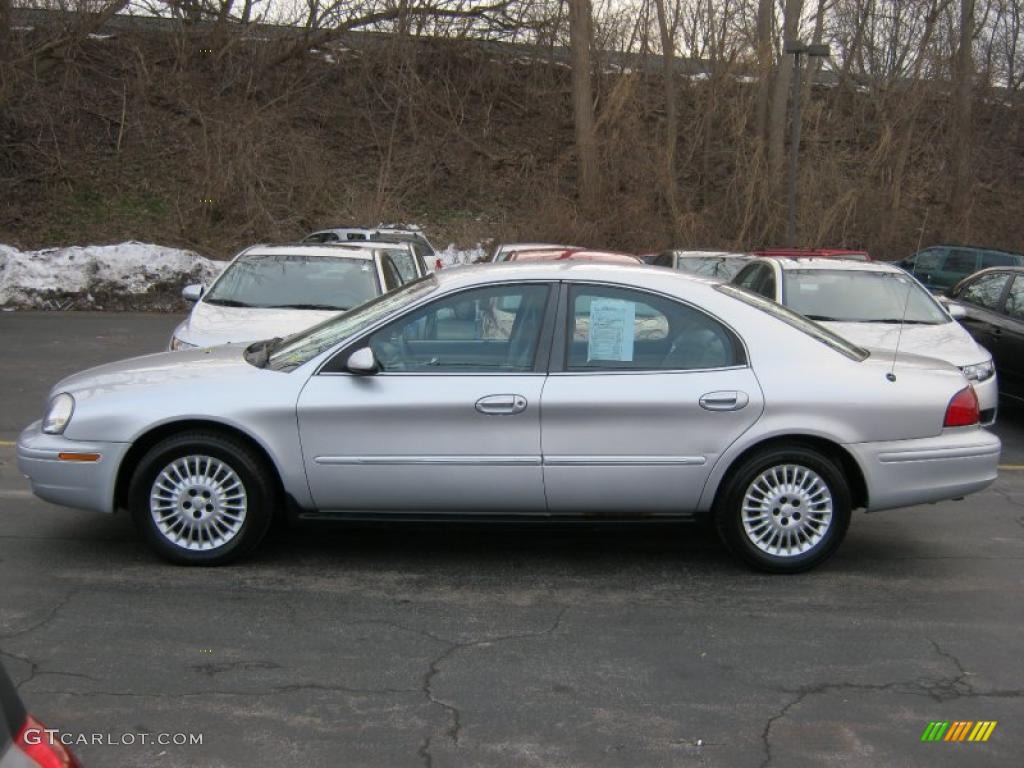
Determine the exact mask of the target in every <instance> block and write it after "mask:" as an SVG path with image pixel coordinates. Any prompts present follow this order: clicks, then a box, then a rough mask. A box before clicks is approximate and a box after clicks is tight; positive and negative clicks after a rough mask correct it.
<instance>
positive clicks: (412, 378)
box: [298, 283, 553, 512]
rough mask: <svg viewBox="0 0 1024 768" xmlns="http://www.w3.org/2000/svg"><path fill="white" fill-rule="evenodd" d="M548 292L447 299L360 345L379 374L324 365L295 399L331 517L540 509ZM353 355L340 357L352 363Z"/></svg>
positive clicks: (311, 471) (496, 289) (506, 290)
mask: <svg viewBox="0 0 1024 768" xmlns="http://www.w3.org/2000/svg"><path fill="white" fill-rule="evenodd" d="M551 294H552V286H551V285H549V284H546V283H526V284H498V285H491V286H486V287H483V288H472V289H467V290H464V291H459V292H455V293H451V294H448V295H446V296H442V297H440V298H439V299H437V300H436V301H433V302H431V303H430V304H428V305H426V306H424V307H418V308H416V309H414V310H412V311H411V312H409V313H407V314H406V315H404V316H403V317H401V318H398V319H397V320H394V321H392V322H390V323H388V324H387V325H385V326H384V327H382V328H380V329H378V330H376V331H374V332H373V333H371V334H370V335H369V336H368V337H367V338H365V339H363V340H362V341H360V342H358V343H356V344H354V345H353V349H354V348H361V347H369V349H370V350H372V352H373V354H374V357H375V358H376V361H377V364H378V366H379V371H378V372H377V373H376V374H374V375H368V376H354V375H351V374H349V373H347V372H346V371H345V369H344V366H343V364H340V365H335V364H334V361H331V363H328V364H327V366H325V369H326V370H327V371H328V372H327V373H324V372H321V373H320V374H318V375H316V376H313V377H312V378H311V379H310V381H309V383H308V384H307V385H306V387H305V388H304V389H303V391H302V394H301V395H300V397H299V405H298V419H299V432H300V436H301V439H302V450H303V458H304V460H305V464H306V472H307V476H308V478H309V485H310V490H311V492H312V495H313V499H314V501H315V503H316V505H317V506H318V507H319V508H320V509H327V510H401V511H411V512H416V511H460V510H461V511H472V512H485V511H486V512H492V511H493V512H502V511H543V510H544V508H545V502H544V485H543V471H542V469H541V450H540V396H541V391H542V390H543V388H544V380H545V378H546V376H545V373H544V367H545V363H544V360H546V357H544V356H542V355H539V354H538V350H539V349H540V347H541V346H542V345H541V342H540V338H541V334H542V331H544V330H545V329H547V330H546V331H545V332H546V333H547V334H548V335H547V336H546V337H545V338H547V344H548V346H550V329H551V318H550V315H548V314H546V312H547V311H548V310H547V307H548V305H549V300H550V301H552V302H553V299H551ZM350 351H351V349H347V350H344V351H342V352H341V353H339V355H337V356H336V359H340V360H342V361H343V360H344V359H347V355H348V354H349V352H350Z"/></svg>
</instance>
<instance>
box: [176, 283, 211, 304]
mask: <svg viewBox="0 0 1024 768" xmlns="http://www.w3.org/2000/svg"><path fill="white" fill-rule="evenodd" d="M204 293H206V286H205V285H203V284H202V283H194V284H192V285H186V286H185V287H184V288H182V289H181V298H183V299H184V300H185V301H187V302H190V303H192V304H195V303H196V302H197V301H199V300H200V299H201V298H203V294H204Z"/></svg>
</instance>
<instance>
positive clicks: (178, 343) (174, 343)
mask: <svg viewBox="0 0 1024 768" xmlns="http://www.w3.org/2000/svg"><path fill="white" fill-rule="evenodd" d="M195 348H196V345H195V344H189V343H188V342H187V341H182V340H181V339H179V338H178V337H177V336H171V352H177V351H179V350H182V349H195Z"/></svg>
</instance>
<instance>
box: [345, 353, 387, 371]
mask: <svg viewBox="0 0 1024 768" xmlns="http://www.w3.org/2000/svg"><path fill="white" fill-rule="evenodd" d="M345 367H346V368H348V370H349V373H354V374H356V375H357V376H372V375H373V374H375V373H377V371H379V370H380V365H379V364H378V363H377V358H376V357H375V356H374V354H373V350H372V349H370V348H369V347H363V348H362V349H357V350H356V351H355V352H353V353H352V354H351V355H349V356H348V362H347V363H345Z"/></svg>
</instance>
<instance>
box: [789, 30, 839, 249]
mask: <svg viewBox="0 0 1024 768" xmlns="http://www.w3.org/2000/svg"><path fill="white" fill-rule="evenodd" d="M782 51H783V53H791V54H793V96H792V99H793V126H792V135H791V139H790V147H789V189H788V208H789V216H788V219H787V221H786V245H787V246H789V247H790V248H796V168H797V159H798V156H799V154H800V56H801V55H807V56H813V57H816V58H827V57H829V56H830V55H831V54H832V52H831V50H829V47H828V46H827V45H807V44H806V43H802V42H800V41H799V40H787V41H786V44H785V45H784V46H783V48H782Z"/></svg>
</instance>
